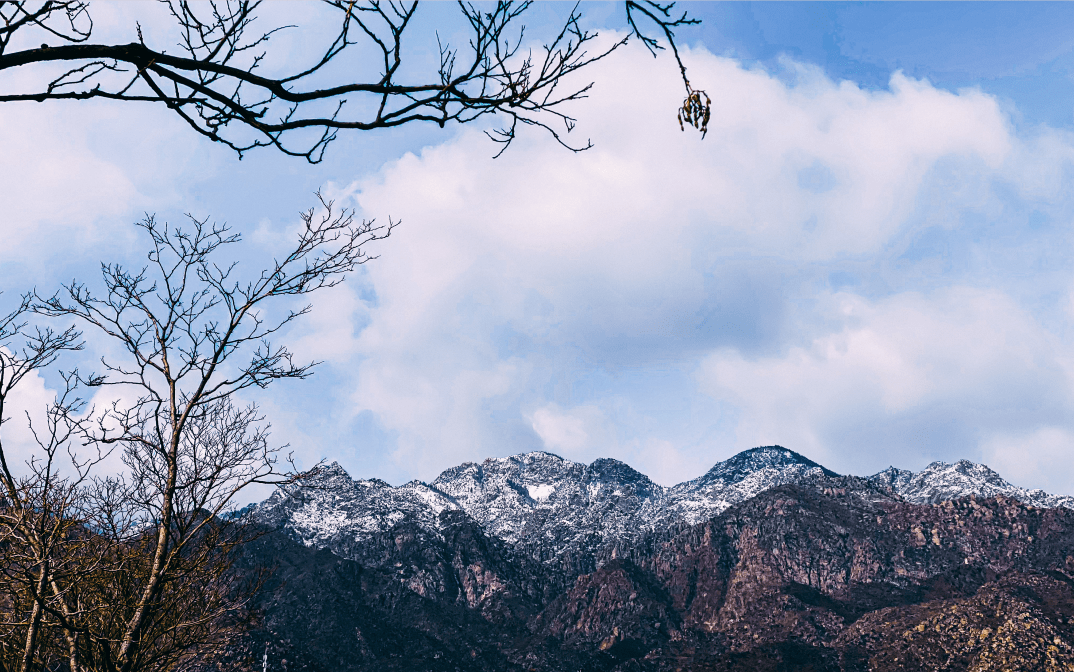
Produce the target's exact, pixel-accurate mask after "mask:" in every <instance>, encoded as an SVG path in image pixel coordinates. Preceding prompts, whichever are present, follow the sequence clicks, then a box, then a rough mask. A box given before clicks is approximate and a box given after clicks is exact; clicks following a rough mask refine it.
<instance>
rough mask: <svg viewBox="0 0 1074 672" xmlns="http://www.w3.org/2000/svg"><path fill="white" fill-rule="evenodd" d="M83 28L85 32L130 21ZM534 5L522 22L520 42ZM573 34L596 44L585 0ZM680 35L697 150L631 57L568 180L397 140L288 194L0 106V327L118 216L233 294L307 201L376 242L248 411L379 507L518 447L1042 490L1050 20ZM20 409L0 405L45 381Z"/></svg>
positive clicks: (430, 22) (271, 178)
mask: <svg viewBox="0 0 1074 672" xmlns="http://www.w3.org/2000/svg"><path fill="white" fill-rule="evenodd" d="M99 7H100V9H97V10H95V11H97V12H98V15H97V16H96V17H95V18H96V20H97V23H98V27H99V28H100V30H101V31H102V33H103V34H106V35H115V36H118V37H119V38H120V39H123V36H126V35H127V34H128V33H129V32H130V26H131V25H132V23H133V21H134V20H135V19H139V20H142V21H143V23H144V25H146V26H147V27H148V28H147V30H152V29H153V26H155V25H157V24H154V23H153V21H154V19H153V18H152V16H148V17H147V16H143V14H144V13H146V12H149V10H150V9H151V7H150V6H148V5H141V4H136V3H131V4H126V5H119V4H104V5H100V6H99ZM270 7H271V9H270V10H269V11H271V12H273V13H275V14H277V15H278V16H273V17H269V18H270V19H271V18H277V19H278V18H280V17H282V16H283V14H282V13H285V12H286V11H289V10H288V7H289V5H288V4H285V3H280V4H275V5H270ZM568 8H569V7H568V6H567V5H564V4H542V3H538V4H537V5H535V6H534V8H533V10H532V11H533V25H532V29H533V33H532V34H535V35H536V34H540V33H541V31H542V30H544V31H547V30H548V29H550V28H551V27H552V26H553V25H554V22H555V21H556V20H557V19H561V18H562V15H563V13H564V12H565V11H567V9H568ZM449 9H450V6H449V5H446V4H441V5H434V6H433V7H432V8H431V10H430V14H429V15H428V16H426V18H425V19H424V21H425V23H424V24H422V26H419V27H420V28H422V30H428V29H430V28H436V29H437V30H441V31H447V30H450V28H448V27H446V25H447V24H446V23H444V22H446V21H448V20H449V19H450V13H449V11H448V10H449ZM582 9H583V11H584V12H585V14H586V19H585V20H586V22H587V25H588V26H589V27H590V28H594V29H599V30H600V31H601V32H602V33H604V36H605V38H607V39H611V37H612V36H613V35H614V34H615V31H619V30H622V28H623V17H622V16H621V11H622V9H621V6H620V5H619V4H617V3H600V4H591V5H587V4H583V6H582ZM687 9H688V10H689V11H690V13H691V14H693V15H695V16H697V17H699V18H701V19H703V23H702V25H701V26H699V27H695V28H683V29H681V30H680V31H679V37H680V40H681V43H682V44H683V45H684V46H685V47H686V49H685V51H684V59H685V61H686V63H687V65H688V67H689V68H690V73H691V78H692V81H693V83H694V84H695V85H696V86H698V87H700V88H703V89H705V90H706V91H708V92H709V94H710V95H711V96H712V98H713V102H714V106H713V121H712V123H711V124H710V131H709V134H708V136H707V137H706V138H705V139H704V140H701V139H700V138H699V137H698V136H697V134H694V133H681V132H680V131H679V128H678V125H677V123H676V122H675V117H674V110H675V107H676V105H677V104H678V103H679V102H680V101H681V97H682V93H681V88H680V87H681V84H680V83H679V82H677V81H676V79H675V69H674V65H673V63H672V62H671V61H670V59H668V58H666V57H662V58H659V59H655V60H654V59H652V58H651V57H650V56H649V55H648V54H647V53H646V52H645V51H644V50H641V49H639V48H637V47H631V48H628V49H624V50H622V51H621V52H618V53H617V54H615V56H614V57H613V58H610V59H609V60H607V61H606V62H603V63H601V64H600V65H599V66H597V67H595V68H594V69H593V70H592V71H591V73H590V76H591V77H592V78H593V79H594V80H595V81H596V83H597V85H596V87H595V88H594V91H593V94H592V96H591V97H590V98H589V99H588V100H586V101H584V102H582V103H579V104H578V105H577V106H576V108H575V109H574V110H573V111H574V112H575V114H576V115H577V117H578V119H579V125H578V128H577V130H576V131H575V133H574V134H575V135H577V136H579V137H580V138H583V137H590V138H592V139H593V141H594V143H595V144H596V147H595V148H594V149H593V150H590V151H589V152H585V153H583V154H580V155H574V154H571V153H569V152H566V151H565V150H563V149H561V148H559V147H558V146H556V145H555V143H554V142H552V141H551V139H550V138H548V137H546V136H542V135H540V134H537V133H533V134H527V135H525V136H523V137H522V138H521V139H520V141H519V142H518V143H517V145H516V146H514V147H512V148H511V149H510V150H509V152H508V153H507V154H505V155H504V156H503V157H501V158H499V159H495V160H493V159H492V155H493V154H494V152H495V148H494V147H493V146H492V145H491V143H489V142H488V140H487V139H485V138H484V136H483V134H482V133H481V132H480V131H481V129H480V128H469V127H456V128H449V129H447V130H441V129H438V128H436V127H417V126H409V127H404V128H402V129H397V130H394V131H388V132H376V133H368V134H364V135H363V134H359V135H351V136H347V137H342V138H341V139H340V140H339V141H338V142H337V143H336V144H335V145H334V146H332V147H331V149H330V151H329V154H328V158H327V160H326V161H325V162H324V163H323V164H321V165H318V166H309V165H307V164H305V163H303V162H301V161H299V160H296V159H290V158H287V157H283V156H277V155H274V154H272V153H271V152H269V151H261V152H255V153H253V154H251V155H249V156H248V158H246V159H244V160H243V161H241V162H240V161H238V160H237V159H236V157H235V156H234V155H232V154H229V153H227V152H226V151H225V150H224V149H223V148H220V147H217V146H214V145H212V144H210V143H207V142H202V141H201V140H200V139H197V138H194V137H193V136H191V135H190V134H189V132H187V131H186V129H184V128H183V127H182V126H181V125H179V123H178V122H176V121H175V120H174V119H172V118H171V117H169V116H168V115H167V113H166V111H163V110H157V109H154V108H148V107H141V108H136V109H129V108H126V107H118V106H115V105H110V104H107V103H93V104H70V105H54V106H51V107H46V106H38V105H35V104H27V105H24V106H7V107H5V108H3V109H0V120H2V123H0V146H2V147H5V148H7V151H3V152H0V175H2V176H3V177H4V179H3V180H2V181H0V199H2V200H3V202H5V203H6V204H7V208H6V209H7V214H6V216H5V218H4V219H3V220H0V226H3V227H4V235H5V239H6V241H7V243H6V245H5V246H4V248H3V249H2V250H0V285H2V287H3V288H5V290H6V293H5V294H4V295H3V297H0V300H2V299H10V298H12V297H13V296H14V295H16V294H18V293H19V292H20V291H23V290H24V289H28V288H29V287H28V285H36V286H37V287H38V288H39V289H48V288H52V287H55V286H56V285H57V284H58V283H59V282H61V281H63V280H66V279H68V278H70V277H80V278H86V279H91V278H92V277H93V274H95V273H96V269H97V265H98V263H99V262H100V261H102V260H110V261H113V260H115V261H122V262H125V263H129V264H137V263H139V261H138V260H139V258H140V256H139V255H140V250H141V245H142V243H141V241H139V239H138V238H137V234H136V233H135V229H134V227H132V226H131V223H132V222H134V221H136V220H137V219H139V218H140V217H141V215H142V213H144V212H156V213H158V216H159V217H162V218H165V219H168V220H170V221H179V220H180V219H181V217H182V213H184V212H192V213H195V214H198V215H201V216H204V215H213V216H214V217H215V218H216V219H218V220H221V221H227V222H228V223H229V224H231V225H232V226H233V227H234V228H235V229H236V230H237V231H239V232H241V233H242V234H243V235H244V238H245V242H244V247H243V249H242V253H241V256H242V262H243V264H249V265H250V268H254V267H256V266H257V264H258V263H260V262H258V261H257V260H258V259H264V258H266V257H268V256H271V254H272V253H273V252H274V251H275V252H278V251H279V250H281V249H283V247H284V246H285V245H286V241H287V240H288V236H289V231H291V229H292V227H293V226H294V225H295V223H296V222H297V217H296V213H297V212H298V211H300V210H304V209H306V208H308V207H310V206H311V205H312V202H313V197H312V193H313V192H314V191H315V190H317V189H323V190H324V191H325V192H326V193H327V194H329V195H331V196H333V197H335V198H337V199H338V200H339V201H340V202H341V203H344V204H346V205H349V206H353V207H355V208H357V209H358V210H359V212H360V213H361V214H362V215H363V216H365V217H369V218H372V217H376V218H379V219H386V218H387V217H389V216H391V217H393V218H395V219H401V220H402V221H403V226H402V227H400V228H399V229H398V230H397V232H396V234H393V236H392V238H391V239H390V240H388V241H386V242H385V243H384V244H383V245H382V246H381V247H380V248H379V249H378V250H376V252H378V253H379V254H380V255H381V257H380V259H378V260H376V261H375V262H373V263H371V264H370V265H368V266H366V267H364V268H363V269H362V271H361V272H359V273H357V274H355V276H354V277H352V278H350V279H349V280H348V282H347V283H346V284H345V285H344V286H342V287H340V288H337V289H334V290H332V291H330V292H327V293H324V294H322V295H319V296H317V297H316V298H315V301H314V311H313V313H312V314H311V315H310V316H309V319H307V320H306V321H305V322H304V323H302V324H300V325H298V326H296V327H295V328H294V329H293V330H292V332H291V333H289V334H288V335H287V338H288V339H289V341H290V343H292V344H293V345H294V348H295V350H296V352H298V353H299V354H301V355H305V356H306V357H309V358H315V359H319V360H323V361H324V364H323V365H322V366H321V367H320V369H319V370H318V372H317V374H316V375H315V376H314V377H313V378H312V379H311V380H308V381H305V382H301V383H294V384H290V383H288V384H281V385H279V386H277V387H276V388H275V389H270V390H269V391H267V392H266V393H264V394H263V395H261V396H259V397H258V398H257V400H258V401H259V402H260V403H261V404H262V405H263V407H264V409H265V411H266V412H267V414H268V416H269V418H270V419H271V420H272V422H273V428H274V437H276V439H277V440H278V441H279V442H281V443H290V444H291V447H292V448H293V449H294V450H295V451H296V454H297V455H298V456H299V457H300V459H302V460H303V461H305V462H306V463H312V462H314V461H316V460H317V459H320V458H326V459H328V460H338V461H339V462H340V463H341V464H343V465H344V466H345V467H346V468H347V469H348V470H349V471H350V472H351V473H352V474H353V475H355V476H362V477H374V476H375V477H379V478H383V479H385V480H387V481H389V482H392V483H400V482H403V481H406V480H409V479H411V478H421V479H426V480H429V479H432V478H434V477H435V476H436V474H437V473H438V472H439V471H440V470H442V469H444V468H446V467H448V466H452V465H455V464H458V463H460V462H462V461H464V460H479V459H482V458H484V457H488V456H494V455H508V454H513V453H518V452H522V451H526V450H534V449H543V450H549V451H552V452H555V453H557V454H560V455H562V456H564V457H567V458H570V459H575V460H581V461H590V460H592V459H595V458H597V457H601V456H610V457H616V458H619V459H622V460H624V461H626V462H628V463H630V464H631V465H633V466H635V467H636V468H638V469H640V470H642V471H643V472H645V473H648V474H650V475H651V476H653V477H654V478H655V479H656V480H658V481H659V482H662V483H665V484H673V483H676V482H679V481H681V480H685V479H689V478H692V477H694V476H696V475H698V474H700V473H702V472H703V471H704V470H706V469H707V468H708V467H710V466H711V465H712V464H713V463H714V462H716V461H718V460H721V459H725V458H727V457H729V456H730V455H732V454H734V453H735V452H737V451H739V450H742V449H745V448H749V447H752V446H755V445H764V444H771V443H779V444H782V445H784V446H787V447H788V448H792V449H795V450H798V451H800V452H802V453H804V454H806V455H807V456H809V457H812V458H813V459H816V460H818V461H820V462H822V463H823V464H825V465H826V466H828V467H830V468H832V469H835V470H836V471H840V472H848V473H858V474H868V473H874V472H876V471H879V470H880V469H883V468H885V467H887V466H888V465H890V464H894V465H896V466H899V467H903V468H912V469H920V468H922V467H924V466H925V465H926V464H928V463H929V462H930V461H932V460H946V461H953V460H957V459H960V458H968V459H972V460H975V461H983V462H986V463H988V464H990V465H991V466H993V467H994V468H996V469H997V470H999V471H1000V473H1001V474H1003V475H1004V476H1005V477H1007V478H1008V479H1009V480H1011V481H1013V482H1015V483H1016V484H1018V485H1022V486H1026V487H1041V488H1045V489H1048V490H1050V491H1054V492H1059V493H1064V494H1071V493H1074V477H1072V476H1070V474H1074V469H1072V467H1074V272H1072V270H1071V268H1072V265H1071V258H1072V252H1074V250H1072V243H1074V236H1072V228H1071V225H1072V222H1074V199H1072V198H1071V197H1070V195H1069V194H1072V193H1074V190H1072V189H1071V187H1072V186H1074V185H1072V184H1071V183H1072V181H1074V171H1072V166H1074V134H1072V130H1074V76H1072V73H1074V30H1072V28H1074V25H1072V24H1074V5H1070V4H1052V3H1024V4H1023V3H1018V4H1008V3H980V4H978V3H962V2H960V3H874V4H868V3H866V4H860V3H858V4H844V3H782V2H781V3H711V4H709V3H690V4H689V5H688V6H687ZM161 25H162V24H161ZM162 30H163V28H162ZM425 34H426V36H427V35H428V33H425ZM283 45H284V47H285V48H286V49H287V50H288V51H287V52H286V53H288V54H292V53H294V54H301V40H292V41H290V42H287V41H285V42H284V43H283ZM427 46H428V45H424V44H416V45H415V49H416V50H417V52H418V53H419V54H424V53H426V51H423V50H425V49H426V47H427ZM18 76H27V75H23V74H18ZM17 84H18V80H17V78H16V79H11V78H9V79H6V80H0V88H2V87H5V86H12V87H14V86H16V85H17ZM91 345H92V346H93V347H92V348H91V350H93V352H88V353H87V354H86V356H87V358H88V357H90V356H91V355H97V354H100V349H101V348H104V347H106V346H104V345H103V344H99V343H93V344H91ZM27 385H28V386H27V389H26V391H25V399H26V400H27V401H26V403H27V404H32V403H36V402H39V401H41V400H42V399H44V398H46V397H47V395H48V388H49V385H50V380H49V378H47V377H46V378H44V379H41V380H34V381H30V382H29V383H28V384H27Z"/></svg>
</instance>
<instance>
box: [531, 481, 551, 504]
mask: <svg viewBox="0 0 1074 672" xmlns="http://www.w3.org/2000/svg"><path fill="white" fill-rule="evenodd" d="M526 491H527V492H529V495H530V499H532V500H534V501H536V502H540V501H544V500H546V499H548V498H549V497H551V496H552V493H553V492H555V491H556V486H554V485H548V484H547V483H542V484H541V485H527V486H526Z"/></svg>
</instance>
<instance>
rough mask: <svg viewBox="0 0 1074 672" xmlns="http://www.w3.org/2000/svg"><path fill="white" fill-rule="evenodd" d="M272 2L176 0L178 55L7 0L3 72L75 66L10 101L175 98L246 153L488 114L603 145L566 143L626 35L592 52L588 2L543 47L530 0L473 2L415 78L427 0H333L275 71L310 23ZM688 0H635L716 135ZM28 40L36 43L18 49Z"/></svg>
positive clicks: (49, 7)
mask: <svg viewBox="0 0 1074 672" xmlns="http://www.w3.org/2000/svg"><path fill="white" fill-rule="evenodd" d="M259 4H260V3H259V2H256V1H247V0H224V1H223V2H208V3H191V2H186V1H185V0H178V1H176V0H165V1H164V5H165V6H166V7H167V9H168V11H169V12H170V15H171V18H172V21H173V24H174V26H175V28H176V29H177V31H178V35H179V42H178V45H177V47H178V51H177V52H174V53H169V51H168V50H167V48H166V47H165V46H164V45H151V44H149V43H148V42H147V40H146V39H145V37H144V35H143V31H142V28H141V26H136V27H135V28H136V30H135V31H134V33H135V34H134V35H132V36H131V37H132V38H133V39H132V41H130V42H129V43H126V44H97V43H94V42H93V41H92V38H93V20H92V19H91V17H90V12H89V5H88V3H87V2H84V1H83V0H37V1H30V0H17V1H12V0H6V1H0V72H2V71H5V70H13V69H16V68H27V67H35V66H46V65H48V64H57V63H58V64H70V65H69V66H67V65H65V66H64V67H65V68H66V69H65V70H64V71H63V72H61V73H60V74H58V75H57V74H53V75H50V76H45V75H43V76H42V77H41V79H40V80H39V81H40V82H41V84H40V86H38V87H36V88H33V89H32V90H28V91H22V92H5V91H0V102H11V101H46V100H62V99H67V100H72V99H73V100H84V99H89V98H107V99H112V100H121V101H136V102H137V101H140V102H154V103H163V104H164V105H166V106H167V107H168V108H169V109H171V110H173V111H174V112H175V113H176V114H178V115H179V116H180V117H181V118H182V119H183V120H184V121H185V122H186V123H187V124H189V125H190V127H191V128H193V129H194V130H195V131H197V132H198V133H200V134H202V135H204V136H206V137H208V138H210V139H212V140H214V141H217V142H221V143H224V144H225V145H227V146H228V147H230V148H232V149H234V150H235V151H236V152H238V153H239V156H240V157H241V156H242V155H243V154H244V153H245V152H247V151H249V150H251V149H254V148H256V147H264V146H272V147H276V148H277V149H279V150H280V151H282V152H284V153H286V154H289V155H293V156H301V157H304V158H305V159H307V160H308V161H310V162H312V163H316V162H319V161H320V160H321V159H322V158H323V156H324V151H325V148H326V147H327V146H328V144H329V143H330V142H331V141H332V140H334V139H335V138H336V134H337V133H338V132H339V131H341V130H359V131H364V130H371V129H376V128H389V127H394V126H401V125H403V124H408V123H411V122H419V121H424V122H432V123H436V124H438V125H439V126H441V127H443V126H445V125H447V124H448V123H449V122H459V123H467V122H472V121H474V120H476V119H478V118H479V117H482V116H486V115H495V116H498V117H500V118H501V120H502V121H503V122H504V123H503V125H502V127H501V128H500V129H499V130H496V131H494V132H492V133H490V134H489V135H490V137H491V138H492V139H493V140H495V141H496V142H499V143H502V144H503V145H504V148H506V146H507V145H509V144H510V143H511V141H512V140H513V139H514V138H515V134H516V131H517V129H518V127H519V125H523V126H536V127H539V128H542V129H544V130H546V131H548V132H549V133H551V134H552V136H553V137H554V138H555V139H556V140H557V141H558V142H560V143H561V144H563V145H564V146H566V147H568V148H570V149H572V150H574V151H579V150H582V149H586V148H588V147H589V146H590V143H589V142H588V141H587V142H585V143H582V144H570V143H568V142H567V141H566V139H565V133H567V132H569V131H570V130H571V129H572V128H573V127H574V124H575V120H574V118H573V117H571V116H570V115H569V114H568V113H567V112H566V111H565V110H566V108H567V105H568V104H569V103H571V102H573V101H577V100H579V99H581V98H584V97H585V96H586V94H587V92H588V91H589V89H590V87H591V86H592V83H589V84H585V83H577V82H573V81H567V80H568V78H569V76H570V75H572V74H573V73H575V72H577V71H579V70H581V69H583V68H586V67H587V66H589V65H591V64H592V63H594V62H596V61H598V60H600V59H602V58H604V57H605V56H607V55H608V54H609V53H610V52H611V51H613V50H615V49H616V48H618V47H619V46H621V45H622V44H623V43H624V42H625V41H626V40H625V39H624V40H622V41H619V42H616V43H614V44H612V45H610V46H608V47H607V48H604V49H603V50H598V51H597V52H594V53H590V52H589V51H588V49H589V47H590V46H591V45H590V43H591V42H592V41H593V39H594V38H595V37H596V35H595V34H594V33H591V32H587V31H585V30H582V28H581V27H580V26H579V21H580V18H581V15H580V14H579V12H578V11H577V7H576V8H575V9H574V10H573V11H571V13H570V15H569V16H568V18H567V20H566V21H565V22H564V23H563V25H562V27H561V28H560V29H559V31H558V32H555V33H553V34H552V35H551V36H549V37H548V39H547V40H546V41H545V42H544V45H543V47H541V48H540V49H538V50H536V51H534V50H524V49H523V44H524V42H525V40H526V35H525V26H524V25H521V24H522V21H523V15H524V14H525V13H526V11H527V9H528V8H529V7H530V2H528V1H526V2H521V3H517V4H516V3H513V2H510V1H509V0H499V1H498V2H496V4H495V5H494V6H491V7H490V9H489V11H483V10H482V9H480V8H479V7H476V6H474V5H472V4H469V3H464V2H459V4H458V8H459V12H460V16H461V20H462V23H463V25H465V26H466V28H467V29H468V31H469V34H470V37H469V40H468V43H467V44H466V45H465V46H462V47H459V46H453V45H450V44H447V43H441V42H440V38H439V36H437V37H436V40H437V44H438V47H439V63H438V64H437V65H435V66H433V67H432V68H430V69H429V71H427V72H425V73H422V74H418V75H416V76H415V75H412V74H409V73H410V69H412V68H413V67H414V66H413V65H412V64H411V61H412V59H413V58H414V55H413V52H405V50H404V36H405V35H410V33H409V32H408V30H409V29H411V27H412V26H413V25H414V23H415V21H414V17H415V15H416V13H417V11H418V3H417V2H409V3H408V2H394V1H389V2H382V1H380V0H367V1H366V2H356V1H354V0H350V1H347V0H326V3H325V4H326V6H328V7H330V8H331V9H333V10H334V11H335V12H337V13H336V19H335V21H336V22H337V24H336V25H337V28H336V29H335V30H334V31H331V30H330V31H329V33H328V34H329V36H330V37H329V39H326V40H325V42H324V44H323V45H322V47H321V48H320V51H318V52H317V55H316V56H314V57H312V58H311V59H310V61H309V62H308V63H306V64H304V65H300V66H297V67H294V68H293V69H292V70H289V71H286V72H282V73H279V74H268V73H265V71H264V70H265V69H264V67H262V66H263V65H264V62H265V58H266V55H267V54H268V51H267V50H268V49H269V43H270V40H271V39H272V38H273V37H274V36H275V35H277V34H278V33H279V32H280V31H283V30H288V29H295V28H296V27H295V26H271V27H267V28H255V22H256V19H257V17H256V14H257V9H258V5H259ZM674 4H675V3H673V2H672V3H667V4H659V3H657V2H652V1H651V0H645V1H642V2H635V1H628V2H627V3H626V13H627V20H628V23H629V26H630V29H631V31H632V32H631V34H630V35H633V36H637V37H639V38H640V39H641V40H642V42H643V43H644V44H645V46H646V47H647V48H649V50H650V51H652V52H653V53H654V55H655V53H656V50H657V49H659V48H661V47H660V45H659V44H658V42H657V40H656V38H653V37H649V36H647V35H646V34H645V33H644V32H643V31H642V29H641V26H639V20H640V19H643V20H645V21H647V22H649V23H652V24H653V25H654V26H655V27H656V30H657V32H658V33H659V34H662V35H663V37H664V38H665V39H666V40H667V42H668V43H669V44H670V46H671V47H672V51H673V53H674V55H675V58H676V60H677V62H678V65H679V68H680V71H681V73H682V77H683V81H684V83H685V84H686V89H687V99H686V103H684V105H683V107H682V108H681V110H680V123H681V122H682V121H683V120H685V121H686V122H687V123H690V124H692V125H695V126H697V128H699V129H700V130H702V131H704V130H705V125H704V123H705V122H707V120H708V110H709V103H708V97H707V96H705V100H704V102H702V99H701V96H704V92H695V90H694V89H692V88H691V86H690V83H689V80H688V79H686V68H685V67H684V66H683V63H682V60H681V58H680V57H679V50H678V48H677V47H676V45H675V34H674V29H675V28H677V27H680V26H685V25H691V24H694V23H697V21H696V20H693V19H689V18H688V17H687V16H686V14H685V13H683V14H682V16H681V17H680V18H678V19H675V18H674V15H673V14H672V10H673V6H674ZM16 38H19V39H18V40H17V39H16ZM20 41H21V43H23V44H26V43H29V44H33V45H34V46H33V47H32V48H25V49H21V50H17V51H11V50H9V46H11V45H12V44H19V43H20ZM38 44H40V46H37V45H38ZM370 48H372V49H373V50H374V53H378V54H379V58H378V65H377V68H376V69H377V72H376V73H375V74H373V73H371V72H370V73H368V77H365V78H361V77H360V76H358V75H356V74H355V73H362V72H363V71H365V70H366V69H367V68H368V63H367V61H366V60H365V59H363V58H362V57H361V53H362V49H370ZM404 66H407V67H404ZM359 79H364V80H365V81H358V80H359ZM501 152H502V149H501Z"/></svg>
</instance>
